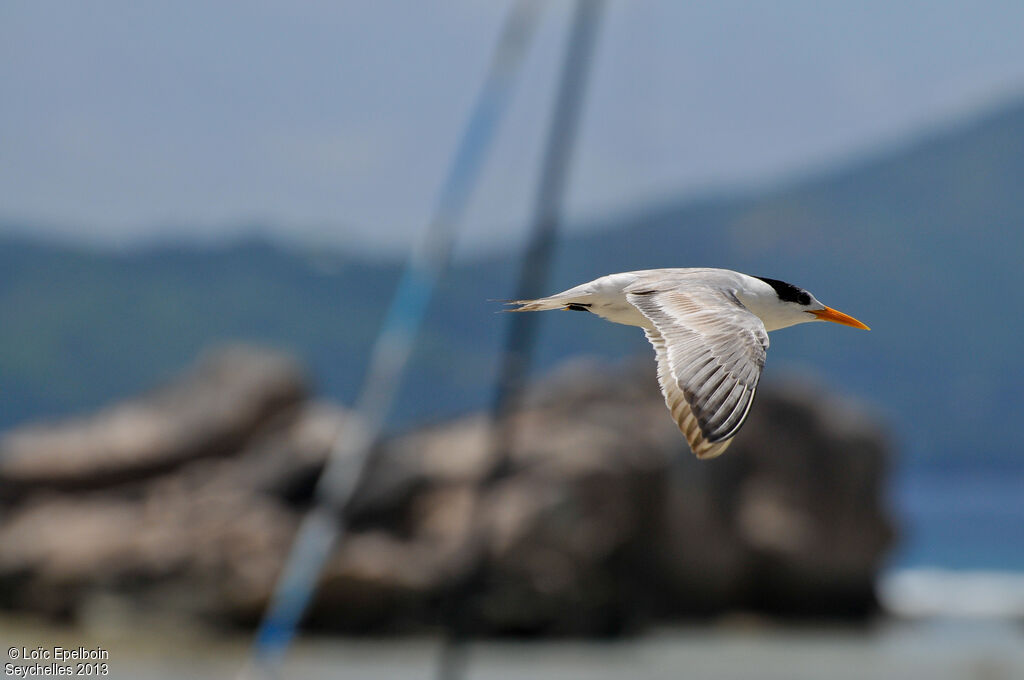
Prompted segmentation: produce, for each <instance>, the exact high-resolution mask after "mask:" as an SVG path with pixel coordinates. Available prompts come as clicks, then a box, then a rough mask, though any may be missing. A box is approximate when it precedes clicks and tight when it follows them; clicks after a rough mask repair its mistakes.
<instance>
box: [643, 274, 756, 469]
mask: <svg viewBox="0 0 1024 680" xmlns="http://www.w3.org/2000/svg"><path fill="white" fill-rule="evenodd" d="M626 299H627V300H628V301H629V303H630V304H632V305H633V306H634V307H636V308H637V309H638V310H639V311H640V313H641V314H643V315H644V317H646V318H647V319H648V320H650V322H651V324H652V325H653V328H647V329H645V332H646V334H647V339H648V340H649V341H650V343H651V345H652V346H653V347H654V352H655V354H656V355H657V360H658V382H659V383H660V385H661V391H662V394H663V395H664V397H665V403H666V405H667V406H668V409H669V411H670V412H671V413H672V417H673V418H674V419H675V421H676V424H677V425H678V426H679V429H680V430H681V431H682V433H683V434H684V435H685V436H686V440H687V442H689V444H690V448H691V449H692V450H693V452H694V454H696V455H697V457H698V458H713V457H715V456H717V455H720V454H721V453H722V452H723V451H725V449H726V447H728V446H729V444H730V442H731V438H732V437H733V436H734V435H735V434H736V433H737V432H738V431H739V429H740V426H742V425H743V421H744V420H745V419H746V417H747V413H748V412H749V411H750V405H751V403H753V399H754V393H755V392H756V390H757V382H758V380H759V379H760V377H761V369H762V368H763V367H764V360H765V356H766V352H767V350H768V333H767V331H765V328H764V324H763V323H761V320H760V319H759V318H757V317H756V316H755V315H754V314H752V313H751V312H749V311H748V310H747V309H746V308H745V307H744V306H743V305H741V304H740V303H739V301H738V300H736V299H735V298H734V297H732V296H731V295H729V294H728V293H727V292H726V291H724V290H722V289H720V288H712V287H691V288H688V289H687V290H686V291H685V292H684V291H682V290H679V289H671V290H660V291H659V290H653V291H652V290H642V291H638V292H628V293H627V294H626Z"/></svg>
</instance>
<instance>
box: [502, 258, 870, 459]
mask: <svg viewBox="0 0 1024 680" xmlns="http://www.w3.org/2000/svg"><path fill="white" fill-rule="evenodd" d="M509 304H516V305H520V306H519V307H518V308H517V309H513V310H510V311H514V312H535V311H541V310H547V309H566V310H574V311H582V312H591V313H593V314H597V315H598V316H600V317H602V318H605V319H608V320H609V321H612V322H614V323H621V324H626V325H627V326H639V327H640V328H643V329H644V333H646V334H647V339H648V340H649V341H650V342H651V344H652V345H653V346H654V352H655V354H656V355H657V359H658V382H659V383H660V385H661V393H662V394H663V395H664V396H665V403H666V405H667V406H668V409H669V411H670V412H671V413H672V417H673V418H674V419H675V421H676V424H677V425H678V426H679V429H680V430H681V431H682V433H683V434H684V435H686V440H687V442H688V443H689V445H690V449H691V450H693V452H694V454H696V456H697V457H698V458H714V457H715V456H718V455H721V453H722V452H723V451H725V449H726V447H728V446H729V444H730V443H731V442H732V437H734V436H735V435H736V433H737V432H738V431H739V429H740V427H741V426H742V425H743V421H744V420H746V418H747V413H748V412H749V411H750V405H751V403H753V400H754V392H755V391H756V390H757V381H758V379H759V378H760V377H761V369H762V368H763V367H764V360H765V354H766V352H767V350H768V331H774V330H778V329H780V328H786V327H787V326H793V325H796V324H798V323H806V322H808V321H833V322H835V323H840V324H844V325H846V326H853V327H854V328H862V329H864V330H868V327H867V326H865V325H864V324H863V323H861V322H860V321H857V320H856V319H854V318H853V317H852V316H848V315H846V314H843V313H842V312H839V311H836V310H834V309H832V308H831V307H826V306H825V305H823V304H822V303H820V302H818V300H817V298H815V297H814V296H813V295H811V294H810V293H808V292H807V291H806V290H804V289H803V288H799V287H797V286H794V285H792V284H789V283H785V282H784V281H778V280H776V279H766V278H760V277H755V276H748V275H746V274H741V273H739V272H734V271H730V270H728V269H648V270H644V271H635V272H624V273H621V274H610V275H608V276H602V277H601V278H599V279H594V280H593V281H590V282H588V283H584V284H580V285H579V286H576V287H575V288H570V289H569V290H567V291H564V292H562V293H558V294H557V295H552V296H550V297H545V298H540V299H537V300H516V301H514V302H510V303H509Z"/></svg>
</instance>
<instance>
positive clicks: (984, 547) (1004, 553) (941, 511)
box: [888, 457, 1024, 573]
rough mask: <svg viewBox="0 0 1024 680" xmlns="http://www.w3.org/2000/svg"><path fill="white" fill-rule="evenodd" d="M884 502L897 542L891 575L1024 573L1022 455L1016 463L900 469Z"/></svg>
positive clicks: (1023, 469)
mask: <svg viewBox="0 0 1024 680" xmlns="http://www.w3.org/2000/svg"><path fill="white" fill-rule="evenodd" d="M889 502H890V504H891V507H892V510H893V513H892V514H893V515H894V516H895V517H896V518H897V522H898V523H899V526H898V527H897V531H898V532H899V538H898V542H897V545H896V547H895V549H894V551H893V553H892V555H891V556H890V560H889V564H888V567H889V568H890V569H893V570H900V569H908V568H909V569H917V568H941V569H949V570H985V571H1010V572H1022V573H1024V457H1022V461H1021V463H1019V464H1014V463H988V464H970V463H961V462H958V463H956V464H938V463H930V464H920V463H918V464H912V463H908V464H903V465H900V466H898V467H897V468H896V469H895V470H893V476H892V479H891V485H890V493H889Z"/></svg>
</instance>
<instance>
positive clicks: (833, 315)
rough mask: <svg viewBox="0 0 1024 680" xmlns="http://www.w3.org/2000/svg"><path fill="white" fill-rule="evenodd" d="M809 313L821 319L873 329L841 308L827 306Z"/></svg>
mask: <svg viewBox="0 0 1024 680" xmlns="http://www.w3.org/2000/svg"><path fill="white" fill-rule="evenodd" d="M808 314H813V315H814V316H816V317H817V318H818V320H819V321H832V322H834V323H841V324H843V325H844V326H853V327H854V328H860V329H861V330H865V331H869V330H871V329H870V328H868V327H867V326H866V325H864V324H862V323H861V322H860V321H857V320H856V319H854V318H853V317H852V316H850V315H849V314H843V313H842V312H840V311H839V310H837V309H832V308H831V307H826V308H825V309H816V310H812V311H810V312H808Z"/></svg>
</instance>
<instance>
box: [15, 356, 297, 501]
mask: <svg viewBox="0 0 1024 680" xmlns="http://www.w3.org/2000/svg"><path fill="white" fill-rule="evenodd" d="M305 396H306V387H305V381H304V379H303V376H302V373H301V371H300V369H299V366H298V364H296V363H295V362H294V361H293V360H291V359H290V358H288V357H286V356H283V355H280V354H275V353H270V352H266V351H255V350H251V349H248V348H245V347H233V348H230V349H225V350H222V351H220V352H219V353H216V354H214V355H210V356H207V357H206V358H204V359H203V360H201V361H200V362H199V365H198V366H196V367H195V368H194V369H193V370H192V371H190V372H189V373H188V374H186V375H185V376H183V377H181V378H180V379H178V380H177V381H175V382H173V383H171V384H170V385H168V386H166V387H164V388H163V389H160V390H157V391H155V392H153V393H152V394H149V395H145V396H143V397H140V398H138V399H136V400H133V401H129V402H126V403H123V404H119V405H117V406H114V407H112V408H110V409H108V410H106V411H103V412H101V413H98V414H96V415H94V416H91V417H88V418H83V419H75V420H72V421H70V422H66V423H60V424H57V425H38V426H33V427H25V428H20V429H18V430H15V431H13V432H11V433H8V434H7V435H5V436H4V437H3V438H2V439H0V497H2V496H7V495H11V494H13V493H24V492H26V491H29V490H32V489H38V488H51V489H88V488H98V487H105V486H111V485H116V484H119V483H122V482H125V481H130V480H132V479H138V478H144V477H149V476H151V475H153V474H156V473H160V472H164V471H167V470H170V469H173V468H175V467H178V466H180V465H182V464H184V463H186V462H188V461H190V460H194V459H197V458H205V457H213V456H229V455H233V454H234V453H235V452H237V451H238V450H239V449H240V448H241V447H243V446H244V445H245V444H246V442H247V440H248V439H250V438H251V437H252V436H253V435H254V434H256V433H257V432H258V431H259V430H260V428H261V427H263V426H264V425H266V424H267V423H270V422H271V421H273V419H274V418H275V417H276V416H279V415H281V414H283V413H286V412H287V411H288V410H289V409H292V408H293V407H295V406H296V405H297V404H298V403H299V402H301V401H302V400H303V399H304V398H305Z"/></svg>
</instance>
